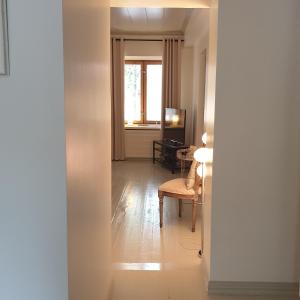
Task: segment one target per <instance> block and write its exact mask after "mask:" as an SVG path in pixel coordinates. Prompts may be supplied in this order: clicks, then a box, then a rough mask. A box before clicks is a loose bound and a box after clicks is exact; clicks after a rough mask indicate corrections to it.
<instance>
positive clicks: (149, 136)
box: [125, 129, 161, 158]
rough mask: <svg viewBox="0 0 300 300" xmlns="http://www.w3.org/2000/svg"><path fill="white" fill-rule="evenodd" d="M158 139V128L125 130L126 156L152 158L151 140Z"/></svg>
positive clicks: (159, 133)
mask: <svg viewBox="0 0 300 300" xmlns="http://www.w3.org/2000/svg"><path fill="white" fill-rule="evenodd" d="M160 139H161V131H160V130H149V129H145V130H142V129H136V130H132V129H127V130H125V153H126V158H152V155H153V153H152V146H153V141H154V140H160Z"/></svg>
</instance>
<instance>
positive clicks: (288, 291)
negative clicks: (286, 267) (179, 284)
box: [208, 281, 299, 296]
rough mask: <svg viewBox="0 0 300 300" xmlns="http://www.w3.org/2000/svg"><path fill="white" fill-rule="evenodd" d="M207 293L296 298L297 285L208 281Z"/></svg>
mask: <svg viewBox="0 0 300 300" xmlns="http://www.w3.org/2000/svg"><path fill="white" fill-rule="evenodd" d="M208 293H209V294H219V295H245V296H247V295H251V296H252V295H256V296H261V295H270V296H271V295H272V296H298V295H299V294H298V293H299V285H298V283H296V282H295V283H286V282H242V281H209V282H208Z"/></svg>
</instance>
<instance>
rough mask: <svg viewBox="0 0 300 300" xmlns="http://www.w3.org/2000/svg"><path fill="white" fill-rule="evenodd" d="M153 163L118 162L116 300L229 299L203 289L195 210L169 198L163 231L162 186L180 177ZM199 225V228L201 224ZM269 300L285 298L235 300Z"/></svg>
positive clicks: (237, 299) (115, 182)
mask: <svg viewBox="0 0 300 300" xmlns="http://www.w3.org/2000/svg"><path fill="white" fill-rule="evenodd" d="M179 175H180V174H175V175H172V174H171V172H170V171H168V170H166V169H164V168H162V167H160V166H159V165H153V164H152V162H151V161H150V160H136V161H125V162H114V163H113V206H114V207H117V209H116V213H115V214H114V219H113V224H112V231H113V267H114V273H113V288H112V297H111V299H112V300H148V299H149V300H154V299H155V300H167V299H175V300H196V299H197V300H200V299H201V300H208V299H210V300H219V299H220V300H221V299H224V300H229V299H233V297H221V296H208V295H207V293H206V288H205V286H204V280H203V275H202V268H201V259H200V258H199V257H198V251H199V249H200V242H201V235H200V228H199V226H198V227H197V225H196V232H195V233H192V232H191V205H190V204H189V203H185V204H184V205H183V216H182V218H181V219H179V218H178V207H177V205H178V203H177V201H176V200H175V199H166V201H165V207H164V227H163V228H162V229H160V228H159V203H158V197H157V188H158V186H159V185H160V184H161V183H163V182H164V181H166V180H169V179H172V178H176V177H178V176H179ZM197 224H200V222H199V220H198V221H197ZM234 299H235V300H244V299H249V300H250V299H255V300H262V299H263V300H269V299H277V300H281V299H280V297H279V298H278V297H277V298H276V297H275V298H272V297H234Z"/></svg>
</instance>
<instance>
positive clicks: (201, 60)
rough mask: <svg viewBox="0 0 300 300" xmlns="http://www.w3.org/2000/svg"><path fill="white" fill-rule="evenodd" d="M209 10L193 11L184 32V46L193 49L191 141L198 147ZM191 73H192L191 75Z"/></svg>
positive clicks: (202, 123)
mask: <svg viewBox="0 0 300 300" xmlns="http://www.w3.org/2000/svg"><path fill="white" fill-rule="evenodd" d="M208 35H209V9H195V10H194V11H193V14H192V16H191V19H190V22H189V24H188V26H187V28H186V31H185V45H186V46H188V47H192V48H193V68H192V69H190V74H191V75H190V78H192V81H191V82H192V97H191V106H192V115H191V118H192V136H191V141H192V142H193V143H194V144H195V145H198V146H200V145H201V136H202V134H203V131H204V128H203V126H204V98H205V82H206V61H207V53H208V51H209V50H208V43H209V42H208ZM191 72H192V73H191Z"/></svg>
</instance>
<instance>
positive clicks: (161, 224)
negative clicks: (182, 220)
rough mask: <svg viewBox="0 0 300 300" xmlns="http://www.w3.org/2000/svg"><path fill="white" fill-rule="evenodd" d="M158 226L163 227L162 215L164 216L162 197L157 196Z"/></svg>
mask: <svg viewBox="0 0 300 300" xmlns="http://www.w3.org/2000/svg"><path fill="white" fill-rule="evenodd" d="M158 197H159V226H160V228H162V226H163V215H164V196H163V195H159V196H158Z"/></svg>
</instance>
